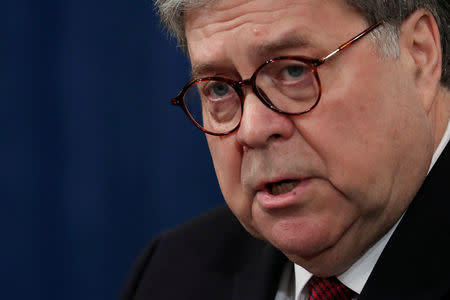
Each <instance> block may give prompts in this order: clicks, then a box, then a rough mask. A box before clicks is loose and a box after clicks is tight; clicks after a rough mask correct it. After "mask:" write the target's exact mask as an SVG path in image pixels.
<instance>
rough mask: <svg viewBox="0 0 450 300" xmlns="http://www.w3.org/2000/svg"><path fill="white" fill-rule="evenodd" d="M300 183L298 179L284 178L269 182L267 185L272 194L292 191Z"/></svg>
mask: <svg viewBox="0 0 450 300" xmlns="http://www.w3.org/2000/svg"><path fill="white" fill-rule="evenodd" d="M299 183H300V181H298V180H283V181H280V182H276V183H269V184H268V185H267V187H268V189H269V193H271V194H272V195H280V194H284V193H287V192H290V191H292V189H293V188H295V187H296V186H297V185H298V184H299Z"/></svg>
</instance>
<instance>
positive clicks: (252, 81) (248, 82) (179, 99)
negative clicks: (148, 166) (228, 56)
mask: <svg viewBox="0 0 450 300" xmlns="http://www.w3.org/2000/svg"><path fill="white" fill-rule="evenodd" d="M381 24H383V22H382V21H379V22H376V23H375V24H373V25H371V26H370V27H368V28H367V29H365V30H364V31H362V32H361V33H359V34H357V35H356V36H355V37H353V38H351V39H350V40H348V41H347V42H345V43H343V44H342V45H340V46H339V47H338V48H337V49H335V50H333V51H332V52H330V53H329V54H327V55H325V56H323V57H321V58H309V57H304V56H280V57H276V58H272V59H269V60H267V61H265V62H264V63H263V64H262V65H261V66H259V67H258V68H257V69H256V71H255V72H254V73H253V75H252V77H250V78H249V79H245V80H240V81H236V80H233V79H229V78H224V77H203V78H197V79H193V80H191V81H189V82H188V83H187V84H186V85H185V86H184V87H183V89H182V90H181V91H180V92H179V93H178V95H177V96H176V97H175V98H173V99H172V100H171V103H172V104H173V105H177V106H180V107H181V108H182V109H183V111H184V112H185V113H186V115H187V116H188V118H189V119H190V120H191V121H192V123H194V125H195V126H196V127H197V128H199V129H200V130H201V131H203V132H205V133H207V134H211V135H215V136H224V135H228V134H231V133H233V132H234V131H236V130H237V129H238V128H239V125H240V122H239V123H238V124H237V125H236V127H235V128H233V129H231V130H229V131H227V132H223V133H216V132H211V131H208V130H207V129H205V128H203V127H202V126H200V124H198V123H197V122H196V121H195V120H194V118H193V117H192V116H191V114H190V113H189V111H188V109H187V107H186V104H185V100H184V97H185V94H186V92H187V91H188V90H189V88H190V87H191V86H192V85H194V84H197V83H199V82H202V81H208V80H214V81H220V82H224V83H226V84H228V85H230V86H232V87H233V88H234V90H235V91H236V92H237V94H238V95H239V98H240V100H241V111H243V109H244V107H243V106H244V99H245V95H244V92H243V90H242V87H244V86H251V87H252V90H253V93H255V95H256V96H257V97H258V98H259V99H260V100H261V102H262V103H263V104H264V105H266V106H267V107H268V108H270V109H272V110H274V111H276V112H278V113H281V114H285V115H301V114H304V113H307V112H309V111H311V110H312V109H313V108H314V107H316V106H317V104H318V103H319V100H320V96H321V94H322V85H321V83H320V79H319V75H318V73H317V67H318V66H320V65H322V64H324V63H325V62H326V61H328V60H329V59H330V58H331V57H333V56H335V55H336V54H337V53H339V52H341V51H342V50H344V49H346V48H348V47H350V46H351V45H353V44H354V43H355V42H356V41H358V40H360V39H361V38H363V37H364V36H366V35H367V34H368V33H370V32H371V31H372V30H374V29H375V28H377V27H378V26H380V25H381ZM287 59H288V60H297V61H300V62H303V63H304V64H306V65H308V66H309V67H310V68H311V72H312V73H313V74H314V77H315V79H316V81H317V86H318V95H317V99H316V101H315V102H314V104H313V105H312V106H311V107H310V108H308V109H306V110H304V111H302V112H298V113H289V112H284V111H282V110H280V109H278V108H277V107H275V106H274V105H273V104H272V102H271V101H270V100H269V99H267V97H266V96H265V95H264V94H261V93H260V92H259V89H258V88H257V86H256V76H257V75H258V73H259V71H260V70H261V69H262V68H264V67H265V66H266V65H268V64H272V63H274V62H276V61H280V60H287ZM241 117H242V116H241Z"/></svg>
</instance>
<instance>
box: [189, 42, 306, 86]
mask: <svg viewBox="0 0 450 300" xmlns="http://www.w3.org/2000/svg"><path fill="white" fill-rule="evenodd" d="M310 44H311V43H310V42H309V41H308V39H306V37H305V36H304V35H301V34H298V33H294V34H284V35H283V36H282V37H281V38H280V39H278V40H275V41H269V42H262V43H259V44H256V45H253V46H251V48H250V53H252V57H253V58H257V59H259V58H261V57H263V58H265V59H270V58H273V55H274V53H279V52H280V51H281V50H285V49H292V48H304V47H306V46H309V45H310ZM220 69H222V68H221V67H220V64H215V63H201V64H196V65H193V66H192V71H191V79H196V78H200V77H205V76H207V74H216V73H217V72H218V71H219V70H220Z"/></svg>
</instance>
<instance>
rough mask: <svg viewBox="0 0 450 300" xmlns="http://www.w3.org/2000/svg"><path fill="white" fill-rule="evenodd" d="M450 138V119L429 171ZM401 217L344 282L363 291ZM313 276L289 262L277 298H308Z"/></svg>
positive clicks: (351, 268)
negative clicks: (310, 280) (309, 282)
mask: <svg viewBox="0 0 450 300" xmlns="http://www.w3.org/2000/svg"><path fill="white" fill-rule="evenodd" d="M449 140H450V120H449V122H448V124H447V129H446V131H445V133H444V136H443V137H442V139H441V142H440V143H439V146H438V147H437V148H436V151H435V152H434V154H433V158H432V159H431V164H430V168H429V169H428V173H429V172H430V170H431V168H432V167H433V166H434V164H435V163H436V161H437V159H438V158H439V156H440V155H441V153H442V151H444V148H445V146H446V145H447V144H448V142H449ZM401 219H402V217H400V219H399V220H398V221H397V223H396V224H395V225H394V226H393V227H392V228H391V229H390V230H389V231H388V232H387V233H386V234H385V235H384V236H383V237H382V238H381V239H380V240H378V241H377V242H376V243H375V244H374V245H373V246H372V247H371V248H370V249H369V250H367V252H366V253H365V254H364V255H363V256H361V257H360V258H359V259H358V260H357V261H356V262H355V263H354V264H353V265H352V266H351V267H350V268H349V269H348V270H347V271H345V272H344V273H343V274H341V275H339V276H338V277H337V278H338V279H339V280H340V281H341V282H342V283H343V284H345V285H346V286H347V287H349V288H350V289H352V290H353V291H354V292H356V293H358V294H360V293H361V291H362V289H363V287H364V285H365V284H366V282H367V279H368V278H369V275H370V273H372V270H373V268H374V267H375V264H376V262H377V260H378V258H379V257H380V255H381V252H383V249H384V247H385V246H386V244H387V242H388V241H389V239H390V237H391V235H392V233H394V231H395V228H397V225H398V224H399V223H400V220H401ZM311 276H312V274H311V273H310V272H308V271H307V270H305V269H304V268H302V267H301V266H299V265H296V264H293V263H292V262H288V263H287V264H286V266H285V268H284V270H283V273H282V275H281V279H280V283H279V286H278V291H277V294H276V295H275V300H308V297H309V291H308V288H307V286H306V284H307V283H308V281H309V279H310V278H311Z"/></svg>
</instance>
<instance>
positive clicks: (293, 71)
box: [281, 65, 306, 80]
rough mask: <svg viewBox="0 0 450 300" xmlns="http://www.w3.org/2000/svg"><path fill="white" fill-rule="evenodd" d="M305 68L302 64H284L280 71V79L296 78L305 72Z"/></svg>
mask: <svg viewBox="0 0 450 300" xmlns="http://www.w3.org/2000/svg"><path fill="white" fill-rule="evenodd" d="M305 71H306V68H305V67H304V66H302V65H291V66H286V67H285V68H284V69H283V70H282V73H281V76H282V80H297V79H299V78H300V77H302V75H304V74H305Z"/></svg>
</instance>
